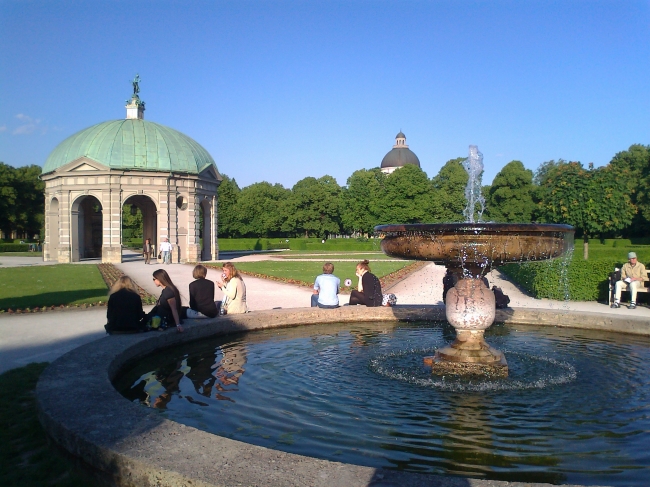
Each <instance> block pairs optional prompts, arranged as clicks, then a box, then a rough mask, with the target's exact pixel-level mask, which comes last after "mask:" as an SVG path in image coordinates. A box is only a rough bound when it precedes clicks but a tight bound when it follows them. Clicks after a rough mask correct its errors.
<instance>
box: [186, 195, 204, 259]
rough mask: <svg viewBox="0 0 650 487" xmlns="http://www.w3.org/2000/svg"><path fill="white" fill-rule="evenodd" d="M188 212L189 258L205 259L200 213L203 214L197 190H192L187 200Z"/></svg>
mask: <svg viewBox="0 0 650 487" xmlns="http://www.w3.org/2000/svg"><path fill="white" fill-rule="evenodd" d="M187 212H188V215H187V222H188V223H187V242H188V249H187V250H188V253H187V260H188V261H190V262H198V261H200V260H205V259H203V255H202V251H201V240H200V237H199V235H200V234H199V221H200V218H199V215H200V214H201V213H200V212H201V205H200V201H199V196H198V195H197V194H196V191H195V190H192V191H190V194H189V197H188V202H187Z"/></svg>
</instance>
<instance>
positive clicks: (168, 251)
mask: <svg viewBox="0 0 650 487" xmlns="http://www.w3.org/2000/svg"><path fill="white" fill-rule="evenodd" d="M160 252H161V253H162V260H163V263H165V264H171V263H172V244H170V243H169V239H168V238H163V241H162V243H161V244H160Z"/></svg>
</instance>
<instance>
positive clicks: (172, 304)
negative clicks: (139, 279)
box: [150, 269, 183, 333]
mask: <svg viewBox="0 0 650 487" xmlns="http://www.w3.org/2000/svg"><path fill="white" fill-rule="evenodd" d="M153 282H154V283H155V284H156V286H158V287H161V288H162V293H160V297H159V298H158V301H157V302H156V306H155V307H154V309H153V310H152V311H151V312H150V314H152V313H155V314H156V315H158V316H160V317H161V318H162V319H163V320H165V321H166V322H167V323H168V324H169V325H171V324H172V323H173V324H175V325H176V330H177V331H178V332H179V333H182V332H183V327H182V326H181V318H180V316H181V295H180V293H179V292H178V289H176V286H174V283H173V282H172V280H171V279H170V277H169V274H167V271H165V270H164V269H158V270H157V271H155V272H154V273H153Z"/></svg>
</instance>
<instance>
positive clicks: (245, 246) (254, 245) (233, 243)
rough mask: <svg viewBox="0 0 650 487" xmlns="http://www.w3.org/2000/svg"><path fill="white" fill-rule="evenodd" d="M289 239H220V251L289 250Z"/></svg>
mask: <svg viewBox="0 0 650 487" xmlns="http://www.w3.org/2000/svg"><path fill="white" fill-rule="evenodd" d="M286 240H287V239H284V238H283V239H280V238H220V239H219V250H220V251H224V250H272V249H288V248H289V243H287V241H286Z"/></svg>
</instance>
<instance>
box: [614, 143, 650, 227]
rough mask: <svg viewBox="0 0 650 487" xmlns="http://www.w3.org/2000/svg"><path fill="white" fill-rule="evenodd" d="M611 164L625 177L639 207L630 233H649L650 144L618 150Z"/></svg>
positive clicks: (630, 192) (630, 193) (629, 192)
mask: <svg viewBox="0 0 650 487" xmlns="http://www.w3.org/2000/svg"><path fill="white" fill-rule="evenodd" d="M609 165H610V166H612V168H613V169H614V170H616V171H617V172H619V173H620V175H621V177H622V178H625V181H626V183H627V188H628V194H629V195H630V199H631V200H632V203H633V204H634V205H636V206H637V208H638V212H637V214H636V215H635V217H634V219H633V220H632V224H631V225H630V233H631V234H632V235H634V236H640V235H647V234H648V233H649V232H650V224H649V223H648V220H650V146H646V145H641V144H634V145H631V146H630V148H629V149H628V150H626V151H622V152H618V153H617V154H616V155H615V156H614V157H613V158H612V160H611V161H610V163H609Z"/></svg>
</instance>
